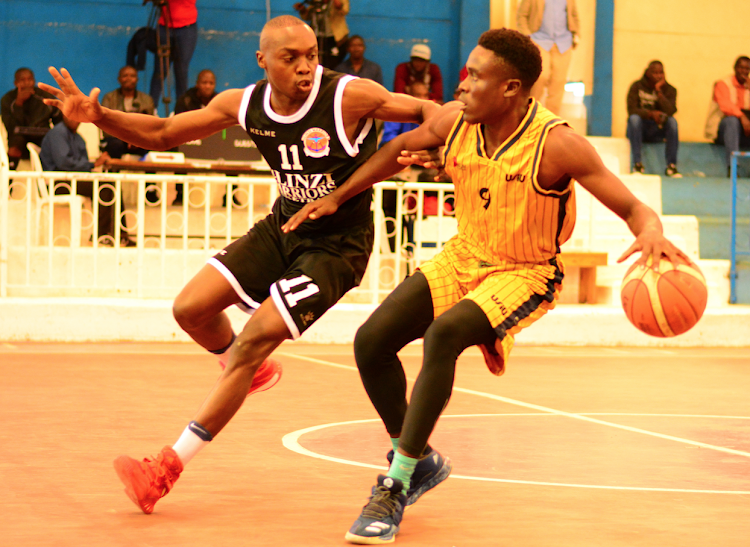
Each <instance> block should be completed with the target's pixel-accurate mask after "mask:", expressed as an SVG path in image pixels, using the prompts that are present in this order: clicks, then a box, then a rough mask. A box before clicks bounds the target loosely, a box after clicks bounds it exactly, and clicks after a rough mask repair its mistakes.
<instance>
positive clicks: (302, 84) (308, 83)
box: [297, 80, 312, 91]
mask: <svg viewBox="0 0 750 547" xmlns="http://www.w3.org/2000/svg"><path fill="white" fill-rule="evenodd" d="M297 87H298V88H299V89H301V90H302V91H310V89H312V80H300V81H299V82H297Z"/></svg>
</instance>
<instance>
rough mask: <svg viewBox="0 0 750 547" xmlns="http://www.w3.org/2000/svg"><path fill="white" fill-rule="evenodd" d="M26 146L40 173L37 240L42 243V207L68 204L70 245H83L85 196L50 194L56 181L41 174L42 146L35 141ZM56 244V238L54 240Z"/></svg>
mask: <svg viewBox="0 0 750 547" xmlns="http://www.w3.org/2000/svg"><path fill="white" fill-rule="evenodd" d="M26 148H28V149H29V155H30V156H31V170H32V171H34V172H37V173H39V176H37V177H36V186H37V189H38V191H39V195H38V196H37V200H36V229H37V231H38V232H37V233H38V234H39V237H38V238H37V241H38V242H39V244H41V241H42V232H41V230H40V226H41V220H42V209H43V208H44V206H45V205H46V206H48V207H54V206H56V205H66V206H67V207H69V209H70V245H71V247H80V246H81V216H82V212H83V196H79V195H77V194H63V195H55V194H50V190H49V189H50V188H54V184H55V181H54V180H47V179H46V178H45V177H43V176H41V173H42V171H44V169H43V168H42V160H40V159H39V152H40V148H39V146H37V145H36V144H34V143H31V142H30V143H28V144H26ZM48 229H49V232H48V233H49V234H50V235H52V234H53V232H54V227H50V228H48ZM52 244H53V245H54V238H53V240H52Z"/></svg>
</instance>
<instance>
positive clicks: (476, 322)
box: [399, 300, 497, 456]
mask: <svg viewBox="0 0 750 547" xmlns="http://www.w3.org/2000/svg"><path fill="white" fill-rule="evenodd" d="M496 337H497V336H496V335H495V331H494V330H493V329H492V326H491V325H490V322H489V320H488V319H487V316H486V315H484V312H483V311H482V309H481V308H480V307H479V306H478V305H477V304H476V303H474V302H472V301H471V300H461V301H460V302H458V304H456V305H455V306H453V307H452V308H451V309H450V310H448V311H447V312H445V313H444V314H442V315H441V316H440V317H438V318H437V319H435V320H434V321H433V322H432V325H431V326H430V327H429V328H428V329H427V332H426V333H425V335H424V359H423V362H422V370H421V371H420V372H419V376H418V377H417V381H416V383H415V384H414V389H413V390H412V394H411V401H410V403H409V408H408V410H407V412H406V417H405V419H404V427H403V431H402V433H401V438H400V440H399V448H400V449H401V450H403V451H405V452H406V453H407V454H411V455H413V456H415V455H417V456H418V455H420V454H422V451H423V450H424V448H425V446H427V441H428V439H429V438H430V435H431V434H432V430H433V429H434V428H435V424H436V423H437V420H438V418H439V417H440V414H441V413H442V412H443V409H444V408H445V407H446V405H447V404H448V401H449V400H450V397H451V392H452V391H453V379H454V376H455V371H456V359H458V356H459V355H461V352H463V351H464V350H465V349H466V348H468V347H469V346H474V345H477V344H490V345H492V344H494V343H495V338H496Z"/></svg>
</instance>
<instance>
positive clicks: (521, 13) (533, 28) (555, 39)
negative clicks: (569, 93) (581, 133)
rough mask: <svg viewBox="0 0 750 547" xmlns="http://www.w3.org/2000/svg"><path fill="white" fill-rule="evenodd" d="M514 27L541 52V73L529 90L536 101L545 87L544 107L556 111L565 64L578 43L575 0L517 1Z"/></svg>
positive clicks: (560, 97)
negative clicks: (515, 24)
mask: <svg viewBox="0 0 750 547" xmlns="http://www.w3.org/2000/svg"><path fill="white" fill-rule="evenodd" d="M517 20H518V30H519V31H521V32H522V33H523V34H526V35H527V36H531V39H532V40H533V42H534V43H535V44H536V46H537V47H538V48H539V53H541V54H542V74H541V76H539V79H538V80H537V82H536V83H535V84H534V87H533V88H532V89H531V96H532V97H534V98H536V99H537V100H539V99H541V98H542V96H543V95H544V90H545V89H546V90H547V99H546V101H545V103H544V106H546V107H547V109H548V110H551V111H552V112H554V113H555V114H559V113H560V106H561V105H562V100H563V95H564V93H565V82H566V81H567V78H568V67H569V66H570V59H571V57H572V55H573V49H574V48H575V47H576V44H577V43H578V29H579V28H580V25H579V23H578V10H577V9H576V3H575V0H521V4H520V5H519V6H518V14H517Z"/></svg>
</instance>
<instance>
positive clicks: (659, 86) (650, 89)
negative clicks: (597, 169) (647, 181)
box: [628, 61, 682, 177]
mask: <svg viewBox="0 0 750 547" xmlns="http://www.w3.org/2000/svg"><path fill="white" fill-rule="evenodd" d="M675 112H677V90H676V89H675V88H674V87H672V86H671V85H669V84H668V83H667V80H666V78H665V77H664V65H662V63H661V61H651V62H650V63H649V65H648V68H647V69H646V71H645V72H644V73H643V77H642V78H641V79H640V80H637V81H635V82H633V85H631V86H630V91H628V139H630V150H631V152H632V155H633V172H634V173H643V171H644V169H643V163H641V148H642V144H643V141H646V142H662V141H664V140H666V141H667V146H666V149H665V152H664V155H665V157H666V160H667V169H666V171H665V173H666V175H667V176H668V177H680V176H682V175H680V174H679V173H678V172H677V148H678V146H679V144H680V139H679V131H678V128H677V120H675V119H674V117H673V116H674V114H675Z"/></svg>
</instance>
